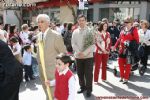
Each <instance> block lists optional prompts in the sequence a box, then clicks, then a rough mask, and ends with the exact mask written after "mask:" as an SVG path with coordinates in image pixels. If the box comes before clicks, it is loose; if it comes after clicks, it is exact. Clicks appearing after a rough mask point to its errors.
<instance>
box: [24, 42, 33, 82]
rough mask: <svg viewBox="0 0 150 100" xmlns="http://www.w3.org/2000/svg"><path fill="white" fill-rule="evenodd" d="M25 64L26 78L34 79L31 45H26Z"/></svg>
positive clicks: (27, 79)
mask: <svg viewBox="0 0 150 100" xmlns="http://www.w3.org/2000/svg"><path fill="white" fill-rule="evenodd" d="M23 65H24V70H25V80H26V81H29V78H30V80H33V79H34V78H33V71H32V54H31V46H30V45H26V46H24V54H23Z"/></svg>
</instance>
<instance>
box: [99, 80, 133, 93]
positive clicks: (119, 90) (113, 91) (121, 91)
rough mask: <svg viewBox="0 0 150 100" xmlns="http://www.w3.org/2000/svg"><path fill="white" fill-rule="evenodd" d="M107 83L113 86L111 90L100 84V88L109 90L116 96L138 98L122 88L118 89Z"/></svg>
mask: <svg viewBox="0 0 150 100" xmlns="http://www.w3.org/2000/svg"><path fill="white" fill-rule="evenodd" d="M105 83H106V84H108V85H109V86H111V88H110V87H107V86H105V85H103V84H100V85H99V86H101V87H103V88H104V89H106V90H108V91H109V92H111V93H115V96H136V94H134V93H132V92H129V91H127V90H125V89H122V88H120V87H117V86H115V85H113V84H111V83H109V82H105Z"/></svg>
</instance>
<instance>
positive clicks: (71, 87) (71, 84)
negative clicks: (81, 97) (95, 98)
mask: <svg viewBox="0 0 150 100" xmlns="http://www.w3.org/2000/svg"><path fill="white" fill-rule="evenodd" d="M68 71H69V68H66V69H65V70H64V71H63V72H59V75H62V74H64V75H65V74H66V73H67V72H68ZM68 83H69V86H68V87H69V96H68V100H76V99H75V98H76V93H77V91H76V79H75V76H74V75H73V76H71V77H70V79H69V82H68ZM55 84H56V80H55V79H54V80H52V81H50V86H55Z"/></svg>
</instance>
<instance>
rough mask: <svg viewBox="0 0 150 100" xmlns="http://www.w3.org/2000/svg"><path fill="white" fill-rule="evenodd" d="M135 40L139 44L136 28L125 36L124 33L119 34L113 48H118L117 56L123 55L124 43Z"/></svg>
mask: <svg viewBox="0 0 150 100" xmlns="http://www.w3.org/2000/svg"><path fill="white" fill-rule="evenodd" d="M131 40H136V41H137V43H139V35H138V30H137V28H135V27H133V28H131V30H130V31H129V32H127V33H126V34H125V31H124V30H123V31H121V32H120V37H119V39H118V40H117V42H116V44H115V48H117V47H118V46H119V54H121V53H123V51H124V49H125V45H124V43H125V41H131Z"/></svg>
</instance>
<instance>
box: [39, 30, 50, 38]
mask: <svg viewBox="0 0 150 100" xmlns="http://www.w3.org/2000/svg"><path fill="white" fill-rule="evenodd" d="M49 29H50V28H47V29H46V31H45V32H44V33H43V32H40V40H45V39H46V35H47V32H48V30H49Z"/></svg>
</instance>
